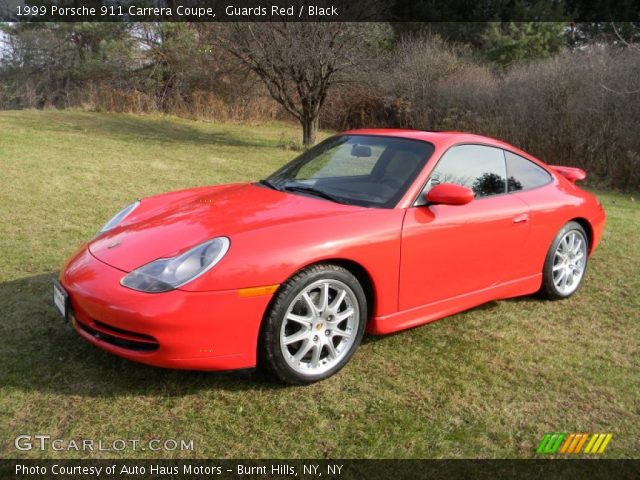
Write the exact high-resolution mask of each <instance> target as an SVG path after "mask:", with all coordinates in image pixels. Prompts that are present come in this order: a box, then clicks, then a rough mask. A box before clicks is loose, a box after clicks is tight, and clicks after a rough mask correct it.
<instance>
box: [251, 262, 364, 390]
mask: <svg viewBox="0 0 640 480" xmlns="http://www.w3.org/2000/svg"><path fill="white" fill-rule="evenodd" d="M321 280H331V281H336V282H338V283H341V284H344V285H346V286H347V287H348V288H349V289H350V290H351V293H352V294H353V295H352V296H350V297H349V298H350V299H355V301H357V307H358V308H357V312H356V311H355V309H354V314H353V315H352V316H350V317H349V318H350V320H345V322H355V321H356V320H357V328H353V329H352V330H351V334H352V335H353V337H354V338H353V341H352V342H353V343H352V344H351V345H350V346H349V347H348V348H347V347H345V349H343V351H342V352H341V353H340V355H341V356H342V358H341V359H340V360H339V361H338V362H337V363H336V364H335V365H334V366H332V367H331V368H330V369H329V370H327V371H324V372H322V373H319V374H314V373H313V372H310V373H301V372H299V371H296V370H295V369H294V368H293V367H292V366H291V365H290V363H289V362H291V361H292V360H291V359H289V361H287V359H285V354H284V353H283V351H282V350H283V349H286V347H285V346H283V345H284V342H283V344H281V332H282V331H284V329H285V328H288V326H287V325H285V326H284V327H283V322H285V316H286V315H287V312H288V311H289V308H290V307H291V308H294V307H293V306H294V305H297V304H296V303H295V302H296V298H298V296H299V295H300V294H301V293H302V292H304V291H305V289H308V288H309V287H310V286H312V285H313V284H315V283H317V282H319V281H321ZM336 296H337V294H336ZM327 297H328V295H327ZM334 298H335V297H334ZM301 301H302V300H299V299H298V302H301ZM351 301H352V300H351ZM336 303H338V302H336ZM328 307H329V305H327V311H328ZM367 315H368V312H367V300H366V296H365V293H364V290H363V288H362V286H361V285H360V282H359V281H358V279H357V278H356V277H355V276H354V275H353V274H352V273H351V272H349V271H348V270H347V269H345V268H343V267H340V266H338V265H333V264H318V265H312V266H310V267H308V268H305V269H304V270H301V271H300V272H298V273H296V274H295V275H294V276H292V277H291V278H290V279H289V280H287V281H286V282H285V283H283V284H282V285H281V286H280V288H279V289H278V291H277V292H276V294H275V296H274V298H273V300H272V302H271V305H270V308H269V310H268V311H267V313H266V315H265V318H264V321H263V324H262V328H261V332H260V342H259V346H258V363H259V368H260V369H263V370H266V371H267V372H269V373H271V374H272V375H273V376H275V377H276V378H277V379H278V380H279V381H281V382H284V383H288V384H293V385H305V384H310V383H313V382H317V381H319V380H323V379H325V378H328V377H330V376H332V375H334V374H335V373H337V372H338V371H339V370H340V369H341V368H342V367H344V365H345V364H346V363H347V362H348V361H349V360H350V359H351V357H352V356H353V354H354V353H355V351H356V350H357V348H358V346H359V345H360V342H361V341H362V337H363V336H364V330H365V323H366V320H367ZM337 316H338V314H336V317H337ZM318 318H319V317H318ZM329 319H331V317H329ZM321 320H322V319H320V320H318V321H319V322H320V321H321ZM316 326H318V325H316ZM319 327H320V328H328V327H322V324H320V325H319ZM307 328H308V331H309V335H312V334H313V333H315V332H314V328H312V327H311V326H309V327H307ZM302 329H303V327H301V330H302ZM327 332H329V330H327ZM294 333H297V332H294ZM322 333H323V332H321V331H319V332H318V335H321V334H322ZM318 335H315V336H314V338H315V337H317V336H318ZM327 335H329V333H327ZM349 338H351V336H350V337H349ZM321 340H325V339H324V338H321ZM304 341H309V343H311V340H304ZM325 341H332V342H333V340H325ZM336 341H337V342H338V343H340V342H341V341H342V340H341V339H339V338H336ZM301 342H302V340H301ZM345 342H346V343H350V342H351V340H349V341H346V340H345ZM316 348H317V347H316ZM327 348H328V347H327ZM334 351H335V350H334ZM320 352H325V350H324V347H320ZM325 353H326V354H327V355H328V352H325ZM305 358H306V357H305ZM336 360H337V358H336Z"/></svg>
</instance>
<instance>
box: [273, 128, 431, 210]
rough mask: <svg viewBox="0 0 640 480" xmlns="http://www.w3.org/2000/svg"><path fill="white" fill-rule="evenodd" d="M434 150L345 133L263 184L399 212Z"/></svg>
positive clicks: (425, 145) (406, 141) (423, 144)
mask: <svg viewBox="0 0 640 480" xmlns="http://www.w3.org/2000/svg"><path fill="white" fill-rule="evenodd" d="M433 150H434V147H433V145H431V144H430V143H427V142H423V141H420V140H410V139H405V138H396V137H384V136H373V135H340V136H336V137H331V138H329V139H327V140H325V141H324V142H322V143H320V144H318V145H317V146H315V147H314V148H312V149H310V150H307V151H306V152H305V153H303V154H302V155H300V156H299V157H298V158H296V159H295V160H293V161H291V162H290V163H288V164H287V165H285V166H284V167H282V168H281V169H280V170H278V171H277V172H275V173H274V174H273V175H271V176H270V177H268V178H267V179H265V180H262V181H261V183H262V184H263V185H267V186H269V187H271V188H275V189H277V190H281V191H289V192H293V193H298V194H301V195H310V196H316V197H319V198H324V199H326V200H330V201H334V202H340V203H346V204H350V205H360V206H364V207H379V208H393V207H395V205H396V204H397V203H398V201H399V200H400V199H401V198H402V196H403V195H404V194H405V192H406V191H407V189H408V188H409V186H410V185H411V183H412V182H413V181H414V180H415V178H416V176H417V175H418V173H420V171H421V170H422V168H423V167H424V165H425V163H426V162H427V160H428V159H429V157H430V156H431V154H432V153H433Z"/></svg>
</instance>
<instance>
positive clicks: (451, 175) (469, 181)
mask: <svg viewBox="0 0 640 480" xmlns="http://www.w3.org/2000/svg"><path fill="white" fill-rule="evenodd" d="M506 177H507V174H506V169H505V162H504V154H503V153H502V150H501V149H499V148H494V147H485V146H483V145H460V146H457V147H453V148H451V149H450V150H449V151H447V153H445V154H444V156H443V157H442V158H441V159H440V161H439V162H438V164H437V165H436V168H435V169H434V170H433V172H432V173H431V177H430V178H429V183H428V184H427V190H429V189H430V188H431V187H433V186H434V185H437V184H438V183H456V184H458V185H463V186H465V187H468V188H470V189H472V190H473V191H474V193H475V194H476V198H481V197H487V196H489V195H497V194H500V193H505V192H506V191H507V187H506Z"/></svg>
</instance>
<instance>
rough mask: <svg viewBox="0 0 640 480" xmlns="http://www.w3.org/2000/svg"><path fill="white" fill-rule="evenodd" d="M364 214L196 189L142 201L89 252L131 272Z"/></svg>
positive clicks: (301, 200) (280, 196) (235, 188)
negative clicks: (200, 248)
mask: <svg viewBox="0 0 640 480" xmlns="http://www.w3.org/2000/svg"><path fill="white" fill-rule="evenodd" d="M176 197H177V198H176ZM363 209H364V208H363V207H355V206H350V205H342V204H338V203H334V202H330V201H326V200H322V199H316V198H312V197H308V196H304V195H300V194H293V193H288V192H279V191H276V190H272V189H269V188H266V187H262V186H258V185H255V184H239V185H220V186H214V187H205V188H197V189H194V190H190V191H189V190H188V191H182V192H176V193H175V194H167V195H163V196H159V197H150V198H149V199H143V200H142V201H141V203H140V206H139V207H138V208H137V209H136V210H135V211H134V212H133V213H132V214H131V215H130V217H127V218H126V219H125V221H124V222H122V224H121V225H119V226H118V227H116V228H114V229H113V230H111V231H109V232H107V233H104V234H102V235H100V236H99V237H97V238H96V239H95V240H93V241H91V242H90V243H89V251H90V252H91V254H92V255H93V256H95V257H96V258H98V259H99V260H101V261H102V262H104V263H106V264H108V265H111V266H113V267H115V268H118V269H120V270H122V271H125V272H130V271H132V270H134V269H136V268H138V267H140V266H142V265H145V264H147V263H149V262H152V261H153V260H156V259H158V258H168V257H173V256H175V255H177V254H179V253H180V252H182V251H185V250H187V249H189V248H190V247H192V246H194V245H197V244H199V243H201V242H204V241H206V240H209V239H211V238H214V237H218V236H226V237H229V238H230V240H231V248H233V237H234V235H238V234H240V233H242V232H245V231H248V230H256V229H261V228H269V227H270V226H273V225H279V224H283V223H292V224H293V223H296V222H301V221H305V220H309V219H313V218H317V217H323V216H335V215H341V214H347V213H352V212H354V211H357V210H363ZM292 235H295V231H294V230H292Z"/></svg>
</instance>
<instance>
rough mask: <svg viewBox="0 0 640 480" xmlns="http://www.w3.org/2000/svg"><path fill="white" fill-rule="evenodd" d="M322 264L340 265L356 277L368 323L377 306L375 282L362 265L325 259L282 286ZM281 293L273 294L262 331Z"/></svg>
mask: <svg viewBox="0 0 640 480" xmlns="http://www.w3.org/2000/svg"><path fill="white" fill-rule="evenodd" d="M321 264H331V265H338V266H339V267H342V268H344V269H346V270H348V271H349V272H350V273H351V274H352V275H353V276H354V277H356V279H357V280H358V282H360V285H362V289H363V290H364V296H365V298H366V300H367V321H368V320H369V318H371V316H372V315H373V312H374V309H375V306H376V298H375V288H374V282H373V278H372V277H371V274H370V273H369V271H368V270H367V269H366V268H365V267H363V266H362V265H361V264H360V263H358V262H356V261H354V260H350V259H347V258H325V259H322V260H318V261H315V262H311V263H308V264H306V265H303V266H301V267H300V268H298V269H297V270H295V271H294V272H292V273H291V274H290V275H289V276H288V277H287V279H286V280H284V281H283V282H282V283H281V284H280V285H281V286H282V285H283V284H284V283H285V282H286V281H287V280H288V279H290V278H291V277H293V276H295V275H296V274H298V273H299V272H301V271H302V270H305V269H307V268H309V267H313V266H314V265H321ZM279 291H280V288H278V290H276V292H275V293H274V294H273V297H272V298H271V301H270V302H269V303H268V305H267V308H266V309H265V311H264V314H263V315H262V320H261V322H260V329H262V325H263V324H264V319H265V318H266V316H267V315H268V314H269V311H270V310H271V307H272V306H273V302H274V299H275V298H276V296H277V295H278V293H279Z"/></svg>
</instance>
